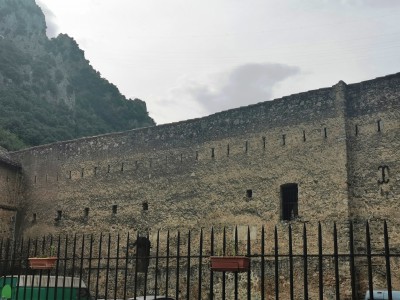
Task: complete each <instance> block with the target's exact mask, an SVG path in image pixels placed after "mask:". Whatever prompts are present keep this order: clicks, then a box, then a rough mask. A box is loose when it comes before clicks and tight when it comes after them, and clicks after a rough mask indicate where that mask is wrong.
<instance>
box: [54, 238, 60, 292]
mask: <svg viewBox="0 0 400 300" xmlns="http://www.w3.org/2000/svg"><path fill="white" fill-rule="evenodd" d="M60 257H61V235H59V236H58V242H57V262H56V276H55V277H56V279H55V281H56V282H55V290H54V298H55V299H58V298H57V294H58V273H59V272H58V270H59V269H60Z"/></svg>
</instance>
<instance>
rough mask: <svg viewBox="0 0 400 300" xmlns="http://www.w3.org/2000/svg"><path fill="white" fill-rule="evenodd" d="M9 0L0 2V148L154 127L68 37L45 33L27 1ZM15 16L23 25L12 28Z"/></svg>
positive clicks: (40, 18)
mask: <svg viewBox="0 0 400 300" xmlns="http://www.w3.org/2000/svg"><path fill="white" fill-rule="evenodd" d="M12 3H13V2H12V1H11V2H7V1H6V2H2V3H0V6H1V7H0V9H1V10H0V11H1V12H2V15H4V16H3V17H2V18H0V34H1V35H2V36H1V37H0V107H1V110H0V146H3V147H6V148H7V149H9V150H17V149H21V148H23V147H26V146H35V145H41V144H46V143H51V142H55V141H61V140H68V139H74V138H78V137H83V136H92V135H98V134H103V133H109V132H116V131H123V130H128V129H133V128H138V127H145V126H151V125H154V121H153V120H152V119H151V118H150V117H149V115H148V112H147V108H146V104H145V102H143V101H141V100H139V99H135V100H132V99H127V98H126V97H125V96H123V95H122V94H121V93H120V92H119V90H118V88H117V87H116V86H115V85H113V84H111V83H109V82H108V81H107V80H106V79H104V78H102V77H101V76H100V73H99V72H97V71H96V70H94V69H93V67H92V66H91V65H90V63H89V61H88V60H86V59H85V57H84V52H83V51H82V50H81V49H79V46H78V44H77V43H76V42H75V41H74V40H73V39H72V38H70V37H69V36H67V35H65V34H61V35H59V36H58V37H57V38H53V39H51V40H49V39H48V38H47V37H46V36H45V33H44V32H45V30H44V28H43V26H44V16H43V14H42V12H41V11H40V8H39V7H37V6H36V5H35V3H34V1H33V0H32V3H30V2H29V1H26V2H24V4H21V5H18V6H17V7H14V6H13V7H12V9H8V8H9V7H8V6H9V5H11V6H12V5H13V4H12ZM2 6H4V7H2ZM21 18H22V19H24V22H23V23H21V22H20V23H19V26H20V27H21V26H23V27H24V28H22V29H21V28H20V29H19V30H16V29H15V24H14V23H13V22H14V20H18V19H21Z"/></svg>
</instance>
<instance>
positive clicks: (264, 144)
mask: <svg viewBox="0 0 400 300" xmlns="http://www.w3.org/2000/svg"><path fill="white" fill-rule="evenodd" d="M262 140H263V149H264V150H265V146H266V142H267V139H266V138H265V136H263V137H262Z"/></svg>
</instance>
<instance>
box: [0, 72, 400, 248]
mask: <svg viewBox="0 0 400 300" xmlns="http://www.w3.org/2000/svg"><path fill="white" fill-rule="evenodd" d="M399 100H400V74H395V75H389V76H386V77H382V78H377V79H374V80H370V81H366V82H361V83H356V84H350V85H346V84H345V83H344V82H339V83H338V84H336V85H335V86H333V87H331V88H323V89H319V90H314V91H308V92H305V93H300V94H296V95H291V96H288V97H283V98H281V99H276V100H273V101H268V102H262V103H259V104H255V105H251V106H247V107H241V108H237V109H232V110H228V111H224V112H220V113H217V114H214V115H211V116H208V117H204V118H200V119H194V120H188V121H183V122H178V123H173V124H167V125H161V126H155V127H150V128H143V129H138V130H132V131H126V132H122V133H116V134H109V135H102V136H97V137H89V138H83V139H78V140H72V141H66V142H59V143H54V144H50V145H44V146H39V147H34V148H30V149H26V150H22V151H18V152H13V153H10V155H11V158H12V159H13V160H14V161H17V162H19V163H20V164H21V165H22V171H23V182H24V183H23V184H22V186H23V187H24V191H23V195H22V196H21V197H20V198H21V199H20V211H21V213H20V214H19V218H20V219H19V224H21V225H20V226H19V232H20V233H21V234H23V235H29V236H32V235H35V234H39V235H43V234H46V233H55V232H60V233H69V232H99V231H103V232H104V231H106V232H108V231H126V230H139V231H148V230H152V229H159V228H161V229H171V230H173V229H179V228H200V227H210V226H222V225H227V226H232V225H249V226H261V224H263V225H266V226H268V227H271V226H274V225H275V224H283V225H285V224H287V223H288V222H282V221H281V220H282V218H283V208H282V190H281V189H282V186H284V185H285V184H297V189H298V190H297V191H298V211H297V212H296V214H295V215H294V216H293V217H294V218H293V220H292V221H291V223H293V224H295V223H301V224H303V223H304V222H305V223H314V224H315V223H316V222H317V221H321V222H328V223H329V222H334V221H336V222H343V223H344V224H345V223H346V222H348V220H349V219H351V220H356V221H361V222H362V221H365V220H371V219H372V220H374V219H378V220H380V219H387V220H389V221H390V222H391V223H390V224H391V225H392V224H393V226H394V225H395V223H396V224H397V223H398V218H394V217H393V212H394V211H396V210H398V209H399V208H400V204H399V203H400V202H399V198H400V172H399V168H400V166H399V157H400V156H399V151H400V150H399V149H400V147H399V142H400V137H399V129H400V126H399V122H400V121H399V120H400V118H399V117H400V110H399V106H400V101H399ZM3 184H4V183H3ZM393 228H394V227H393ZM399 241H400V240H399Z"/></svg>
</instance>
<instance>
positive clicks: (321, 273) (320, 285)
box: [318, 222, 324, 300]
mask: <svg viewBox="0 0 400 300" xmlns="http://www.w3.org/2000/svg"><path fill="white" fill-rule="evenodd" d="M318 294H319V300H323V299H324V265H323V252H322V227H321V222H318Z"/></svg>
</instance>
